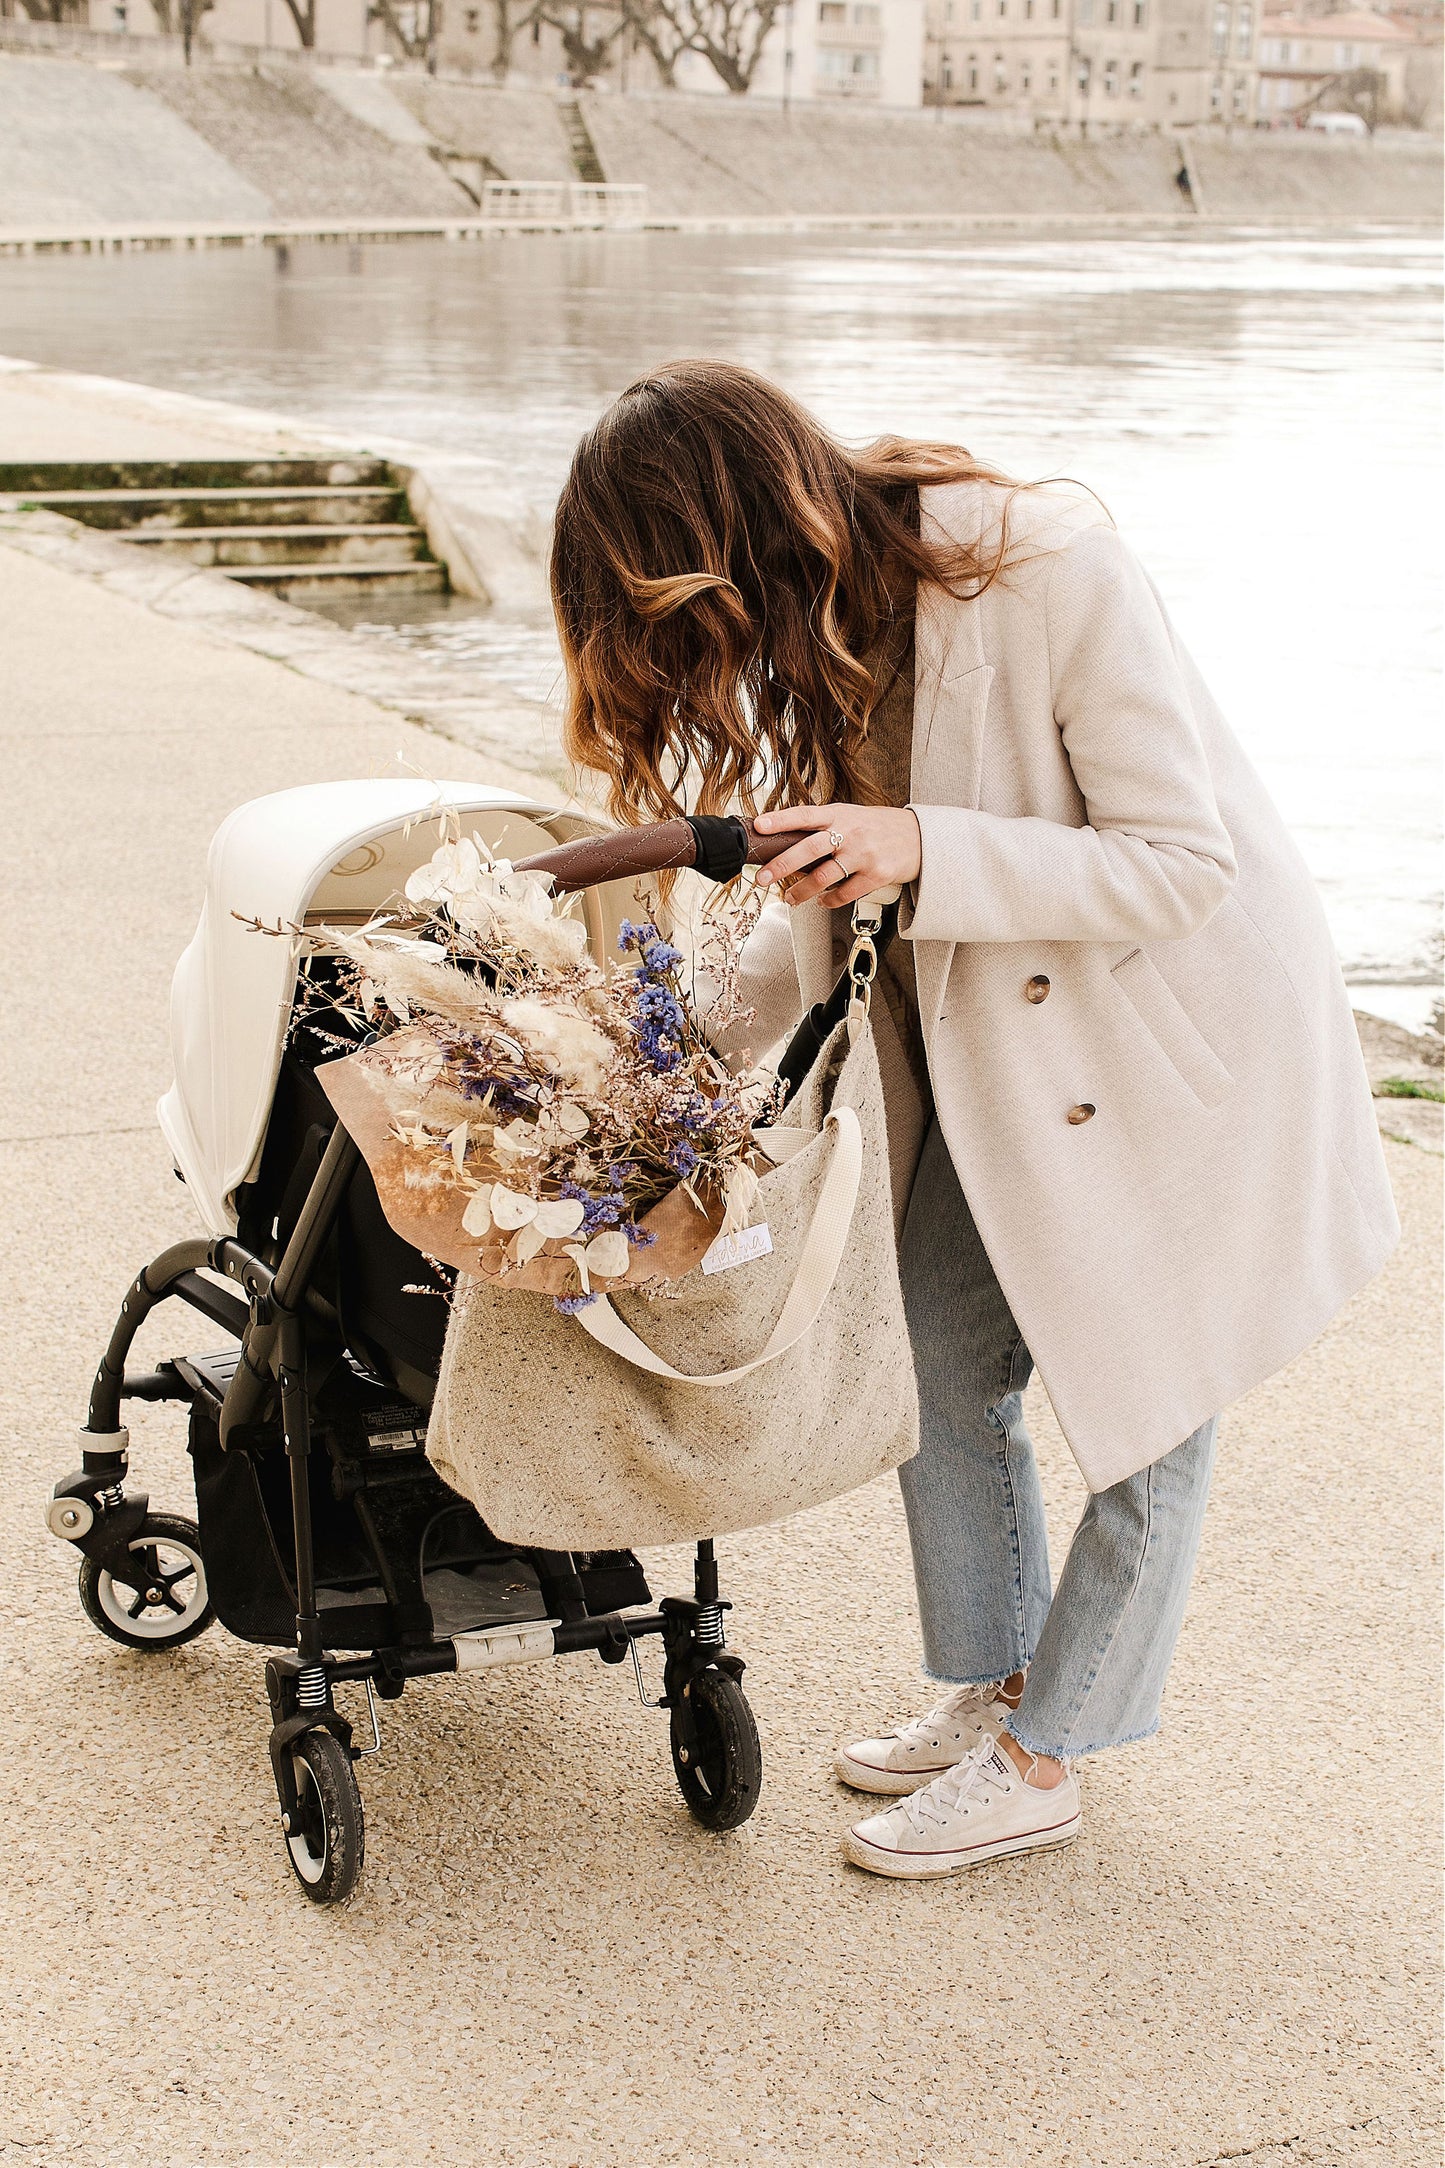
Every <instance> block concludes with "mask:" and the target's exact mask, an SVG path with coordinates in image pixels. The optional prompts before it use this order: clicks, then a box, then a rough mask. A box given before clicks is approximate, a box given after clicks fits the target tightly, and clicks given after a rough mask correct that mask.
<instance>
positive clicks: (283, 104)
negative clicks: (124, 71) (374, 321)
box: [75, 63, 468, 218]
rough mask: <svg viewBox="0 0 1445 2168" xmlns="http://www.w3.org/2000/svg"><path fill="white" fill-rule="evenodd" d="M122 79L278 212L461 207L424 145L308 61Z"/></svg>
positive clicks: (372, 213) (162, 71) (374, 214)
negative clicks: (356, 103)
mask: <svg viewBox="0 0 1445 2168" xmlns="http://www.w3.org/2000/svg"><path fill="white" fill-rule="evenodd" d="M75 72H76V73H77V74H82V73H89V72H90V71H89V70H86V69H77V70H76V71H75ZM128 80H129V81H130V82H132V83H134V84H136V85H137V86H139V87H141V88H143V89H145V90H146V91H148V92H149V93H150V95H151V96H152V97H153V98H156V99H159V100H162V101H164V103H165V104H166V105H167V106H169V107H170V109H171V111H172V112H173V113H175V114H176V115H177V116H178V117H179V118H180V119H182V120H184V121H185V122H186V124H187V126H188V127H190V128H191V129H193V130H194V132H195V134H196V135H197V136H198V137H200V138H201V139H202V140H203V141H204V142H205V143H207V144H208V145H210V146H211V148H212V149H213V150H214V151H215V152H217V153H219V155H220V156H221V157H222V158H224V159H225V160H226V162H227V163H228V164H229V165H230V167H231V168H232V170H233V171H234V172H236V173H238V174H240V175H242V176H243V177H244V178H245V180H246V181H248V182H249V183H250V184H251V185H252V187H254V188H255V189H256V190H258V191H259V192H261V193H263V194H264V196H265V197H266V199H267V201H268V203H269V206H270V209H271V211H272V213H273V215H274V216H276V217H277V218H353V217H370V218H431V217H435V216H443V217H445V216H451V217H454V218H455V217H459V216H460V215H461V214H462V213H463V212H464V211H465V210H467V209H468V204H467V200H466V198H465V196H464V195H463V194H462V192H461V190H460V189H459V188H458V187H457V186H456V184H455V183H454V182H453V181H450V180H449V179H448V178H447V176H446V174H445V173H444V172H443V170H442V168H441V167H440V166H439V165H438V164H437V162H436V160H435V159H434V158H433V157H432V156H431V154H430V152H429V151H428V150H426V149H424V148H421V147H416V146H412V145H408V144H402V143H394V142H390V141H388V139H387V138H386V137H385V136H384V135H382V134H380V133H379V131H378V130H377V129H375V128H371V127H368V125H367V123H366V122H365V121H364V120H361V119H360V118H358V116H357V115H356V114H355V113H351V112H348V111H347V110H346V108H345V107H344V106H343V105H341V104H340V102H339V101H338V100H337V99H335V98H333V97H332V95H331V94H330V92H329V91H328V90H327V88H326V87H325V83H324V80H318V78H317V77H316V76H314V75H313V74H312V73H311V72H310V71H309V70H308V69H305V68H291V67H287V66H286V65H285V64H284V63H281V64H278V65H277V66H275V67H269V68H256V69H254V70H253V69H249V68H244V69H243V68H188V69H182V68H156V69H154V70H142V69H139V68H132V69H130V70H129V71H128ZM151 215H152V216H153V217H163V216H165V215H167V214H166V213H162V212H153V213H152V214H151ZM169 215H171V216H178V217H187V216H189V217H194V216H195V215H196V214H195V213H194V212H189V213H188V212H184V211H182V212H174V213H171V214H169Z"/></svg>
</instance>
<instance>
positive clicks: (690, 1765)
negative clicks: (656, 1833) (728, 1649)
mask: <svg viewBox="0 0 1445 2168" xmlns="http://www.w3.org/2000/svg"><path fill="white" fill-rule="evenodd" d="M683 1691H684V1693H685V1695H686V1697H687V1702H688V1706H689V1708H690V1710H691V1714H692V1725H691V1727H690V1728H691V1730H692V1732H693V1739H692V1741H691V1743H689V1742H688V1741H687V1739H686V1737H685V1733H686V1731H687V1729H688V1728H689V1727H688V1726H687V1725H686V1724H685V1722H684V1721H683V1716H682V1711H681V1710H680V1709H679V1708H678V1707H677V1706H676V1704H674V1706H673V1710H672V1722H671V1732H672V1766H673V1768H674V1770H675V1771H676V1773H677V1782H678V1788H679V1790H680V1791H681V1793H682V1796H683V1798H684V1799H685V1800H686V1802H687V1808H688V1812H689V1813H690V1814H691V1815H692V1816H693V1818H694V1820H696V1821H699V1822H701V1823H702V1825H703V1827H704V1829H718V1830H721V1829H737V1828H738V1827H739V1826H740V1824H741V1823H743V1822H745V1821H746V1820H747V1818H748V1816H749V1815H750V1814H751V1813H752V1811H753V1809H754V1807H755V1806H756V1805H757V1803H758V1795H759V1793H760V1792H761V1790H762V1788H763V1749H762V1743H761V1741H760V1740H759V1738H758V1727H757V1724H756V1722H755V1720H754V1717H753V1712H752V1710H751V1709H750V1708H749V1706H748V1699H747V1696H746V1694H745V1693H744V1692H743V1690H742V1688H741V1687H740V1686H739V1684H738V1682H737V1680H736V1679H732V1678H729V1677H728V1675H727V1673H726V1672H725V1671H712V1670H708V1671H698V1672H695V1673H694V1674H693V1676H692V1678H691V1679H690V1680H689V1681H688V1683H687V1685H686V1687H685V1688H684V1689H683Z"/></svg>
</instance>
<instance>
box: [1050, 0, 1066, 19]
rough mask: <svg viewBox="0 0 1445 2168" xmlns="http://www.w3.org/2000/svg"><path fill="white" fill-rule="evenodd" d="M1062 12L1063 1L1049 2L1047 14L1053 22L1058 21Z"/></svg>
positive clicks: (1054, 0) (1051, 0) (1052, 0)
mask: <svg viewBox="0 0 1445 2168" xmlns="http://www.w3.org/2000/svg"><path fill="white" fill-rule="evenodd" d="M1063 12H1064V0H1050V7H1049V13H1050V15H1051V16H1052V17H1053V19H1054V21H1055V22H1057V21H1058V19H1059V17H1060V16H1061V15H1062V14H1063Z"/></svg>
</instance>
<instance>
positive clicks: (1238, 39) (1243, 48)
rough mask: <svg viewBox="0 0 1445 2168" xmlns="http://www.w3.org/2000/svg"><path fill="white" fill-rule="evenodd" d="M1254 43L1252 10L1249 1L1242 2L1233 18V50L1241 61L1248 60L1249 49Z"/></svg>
mask: <svg viewBox="0 0 1445 2168" xmlns="http://www.w3.org/2000/svg"><path fill="white" fill-rule="evenodd" d="M1253 43H1254V9H1253V7H1252V6H1251V5H1250V0H1243V5H1242V6H1241V8H1240V10H1239V13H1238V14H1237V15H1236V16H1235V18H1234V50H1235V51H1236V53H1238V55H1239V57H1240V59H1241V60H1248V58H1249V49H1250V47H1251V46H1252V45H1253Z"/></svg>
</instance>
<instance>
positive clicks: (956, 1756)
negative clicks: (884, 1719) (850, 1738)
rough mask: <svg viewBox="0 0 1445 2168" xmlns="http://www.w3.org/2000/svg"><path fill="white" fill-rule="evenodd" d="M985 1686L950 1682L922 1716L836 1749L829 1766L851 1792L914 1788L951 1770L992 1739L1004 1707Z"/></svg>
mask: <svg viewBox="0 0 1445 2168" xmlns="http://www.w3.org/2000/svg"><path fill="white" fill-rule="evenodd" d="M995 1691H996V1689H995V1688H993V1687H990V1686H955V1687H954V1689H953V1691H952V1692H951V1693H948V1694H945V1695H944V1697H943V1699H942V1701H940V1702H939V1704H938V1706H937V1707H936V1708H933V1709H930V1710H929V1712H928V1714H927V1716H918V1717H915V1718H914V1720H913V1722H912V1723H911V1724H905V1725H904V1726H903V1727H902V1729H901V1730H899V1731H890V1732H888V1733H886V1734H885V1736H884V1737H883V1738H881V1739H857V1740H855V1741H854V1743H853V1745H852V1746H844V1747H840V1748H839V1749H838V1752H837V1754H836V1755H835V1756H834V1758H833V1767H834V1768H835V1769H836V1771H837V1772H838V1775H839V1776H840V1777H841V1778H842V1779H843V1782H844V1783H845V1784H851V1785H852V1787H853V1789H854V1791H855V1792H886V1793H887V1794H889V1796H890V1797H894V1796H896V1795H897V1794H898V1793H899V1792H916V1791H917V1789H918V1787H919V1785H920V1784H926V1783H927V1782H928V1780H929V1778H930V1777H936V1776H941V1775H942V1773H943V1771H944V1770H945V1769H952V1768H953V1767H954V1765H955V1764H956V1763H958V1762H961V1761H962V1760H963V1757H964V1755H965V1754H967V1753H968V1751H969V1749H970V1748H971V1747H975V1746H977V1745H978V1742H979V1740H980V1739H981V1738H983V1736H984V1735H985V1733H986V1734H987V1735H988V1736H989V1737H990V1738H992V1737H993V1735H994V1734H995V1733H996V1732H997V1730H998V1728H999V1726H1000V1725H1001V1724H1002V1722H1003V1720H1004V1718H1005V1717H1006V1716H1007V1715H1008V1705H1007V1703H1005V1702H1002V1701H996V1700H994V1699H993V1698H992V1697H993V1695H994V1693H995Z"/></svg>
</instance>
